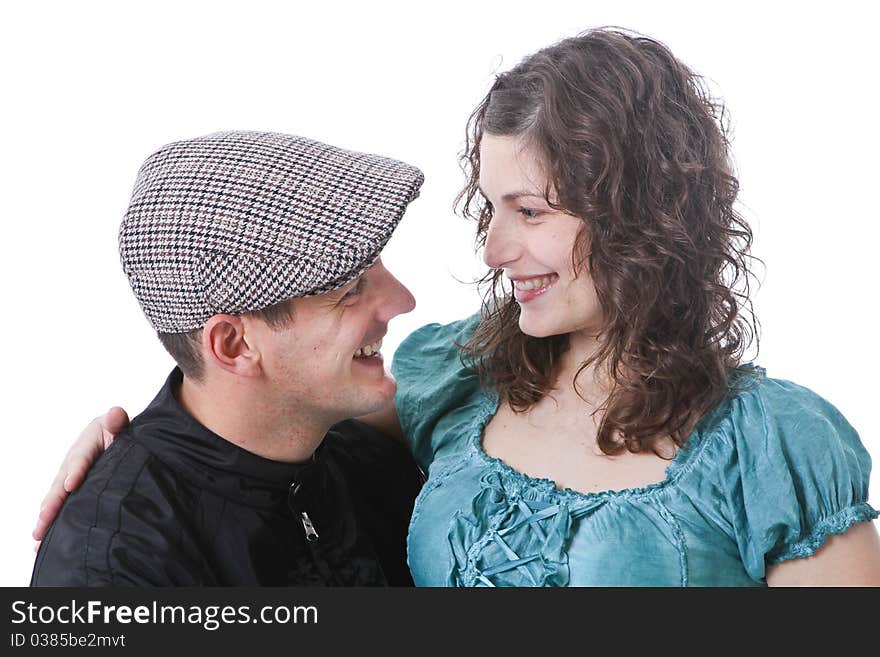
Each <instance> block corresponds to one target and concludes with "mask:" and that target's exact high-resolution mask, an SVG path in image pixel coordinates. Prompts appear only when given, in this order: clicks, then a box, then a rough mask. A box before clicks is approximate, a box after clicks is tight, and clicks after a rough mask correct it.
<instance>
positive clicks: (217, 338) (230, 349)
mask: <svg viewBox="0 0 880 657" xmlns="http://www.w3.org/2000/svg"><path fill="white" fill-rule="evenodd" d="M202 350H203V353H204V355H205V359H206V360H210V361H211V362H212V363H214V364H215V365H216V366H217V367H219V368H221V369H223V370H226V371H227V372H230V373H232V374H237V375H239V376H256V375H257V374H259V373H260V372H261V371H262V370H261V366H260V352H259V351H257V350H256V349H254V348H253V347H252V346H251V345H250V344H248V340H247V337H246V335H245V323H244V321H242V319H241V317H238V316H236V315H214V316H213V317H211V318H210V319H209V320H208V321H207V322H206V323H205V328H204V329H203V330H202Z"/></svg>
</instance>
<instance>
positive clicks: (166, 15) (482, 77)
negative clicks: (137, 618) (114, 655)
mask: <svg viewBox="0 0 880 657" xmlns="http://www.w3.org/2000/svg"><path fill="white" fill-rule="evenodd" d="M17 4H18V5H19V6H18V7H13V6H12V3H4V4H3V8H2V10H0V67H2V90H0V94H2V102H0V126H2V129H3V135H2V147H0V148H2V159H0V167H2V168H0V184H2V194H0V218H2V226H3V231H2V241H0V244H2V258H0V274H2V276H0V281H2V308H3V321H2V323H0V331H2V343H0V344H2V346H3V350H2V356H3V365H4V373H5V376H4V378H3V380H2V383H0V386H2V395H0V400H2V404H3V421H4V424H5V432H4V434H5V436H4V438H5V445H4V456H3V458H2V460H0V486H2V489H0V504H2V518H3V543H2V548H0V550H2V556H3V558H2V559H0V585H26V584H27V582H28V581H29V577H30V571H31V567H32V561H33V552H32V540H31V539H30V536H29V535H30V531H31V529H32V527H33V524H34V521H35V518H36V514H37V510H38V505H39V502H40V500H41V498H42V496H43V494H44V492H45V490H46V488H47V487H48V484H49V482H50V480H51V479H52V477H53V476H54V473H55V471H56V468H57V466H58V464H59V462H60V460H61V458H62V457H63V454H64V452H65V451H66V449H67V447H68V445H69V444H70V443H71V442H72V441H73V440H74V438H75V437H76V435H77V434H78V432H79V431H80V429H81V428H82V427H83V426H84V425H85V424H86V423H87V422H88V421H89V420H90V419H91V418H92V417H93V416H95V415H98V414H101V413H103V412H104V411H105V410H106V408H107V407H109V406H111V405H113V404H119V405H122V406H124V407H125V408H126V409H128V410H129V411H130V412H132V414H134V413H137V412H139V411H140V410H141V409H142V408H143V407H144V406H145V405H146V404H147V403H148V402H149V401H150V399H152V397H153V395H154V394H155V392H156V391H157V390H158V388H159V386H160V385H161V384H162V382H163V381H164V378H165V376H166V374H167V371H168V370H169V369H170V367H171V364H172V363H171V360H170V358H169V357H168V356H167V355H166V354H165V352H164V351H163V350H162V347H161V345H160V344H159V342H158V341H157V340H156V339H155V337H154V335H153V333H152V331H151V330H150V328H149V326H148V324H147V322H146V320H145V319H144V318H143V316H142V315H141V313H140V310H139V308H138V306H137V304H136V302H135V301H134V298H133V296H132V295H131V293H130V290H129V288H128V285H127V282H126V280H125V278H124V276H123V274H122V272H121V269H120V266H119V260H118V256H117V251H116V231H117V227H118V223H119V221H120V219H121V217H122V214H123V212H124V210H125V207H126V204H127V200H128V195H129V192H130V191H131V185H132V182H133V180H134V176H135V173H136V171H137V168H138V166H139V165H140V163H141V161H142V160H143V159H144V158H145V157H146V156H147V155H148V154H149V153H150V152H152V151H153V150H154V149H155V148H157V147H158V146H160V145H162V144H165V143H167V142H169V141H172V140H176V139H180V138H185V137H191V136H196V135H201V134H205V133H208V132H213V131H216V130H222V129H256V130H275V131H281V132H291V133H296V134H302V135H307V136H310V137H313V138H316V139H319V140H323V141H328V142H330V143H334V144H337V145H340V146H344V147H347V148H351V149H354V150H362V151H371V152H378V153H382V154H385V155H389V156H393V157H397V158H400V159H403V160H406V161H409V162H412V163H414V164H416V165H418V166H420V167H421V168H422V169H423V170H424V172H425V174H426V177H427V182H426V183H425V186H424V187H423V189H422V195H421V197H420V198H419V199H418V200H417V201H416V202H415V203H414V204H413V205H412V206H411V208H410V210H409V212H408V213H407V216H406V219H405V220H404V222H403V223H402V225H401V226H400V228H399V229H398V231H397V232H396V234H395V237H394V238H393V239H392V241H391V243H390V244H389V246H388V248H387V249H386V251H385V254H384V256H383V257H384V260H385V262H386V264H387V265H388V267H389V268H390V269H391V270H392V271H393V272H395V273H396V274H397V275H398V276H399V277H400V278H401V279H403V281H404V282H405V283H407V284H408V285H409V287H410V288H411V289H412V291H413V292H414V294H415V296H416V298H417V300H418V307H417V309H416V310H415V311H414V312H413V313H411V314H409V315H407V316H404V317H402V318H400V319H398V320H397V321H396V323H392V326H391V328H390V333H389V336H388V338H387V339H386V341H385V345H386V347H385V348H383V352H385V353H386V355H387V356H386V358H387V359H388V360H390V354H392V353H393V350H394V348H395V347H396V345H397V344H398V342H399V341H400V340H401V339H402V338H403V337H404V336H405V335H406V334H407V333H408V332H409V331H410V330H412V329H414V328H416V327H417V326H420V325H422V324H424V323H426V322H430V321H439V322H446V321H451V320H453V319H457V318H460V317H463V316H465V315H467V314H470V313H471V312H473V311H474V310H475V309H476V307H477V296H476V293H475V291H474V290H473V288H472V287H471V286H469V285H466V284H461V283H459V282H456V280H455V279H456V278H458V279H461V280H465V281H467V280H469V279H471V278H472V277H473V275H474V274H476V273H478V272H479V271H480V267H479V260H478V259H477V258H476V257H475V256H474V254H473V250H472V243H473V226H472V225H470V224H469V223H468V222H466V221H464V220H462V219H460V218H457V217H456V216H455V215H454V214H453V213H452V211H451V207H452V201H453V198H454V197H455V194H456V193H457V191H458V189H459V187H460V185H461V183H462V176H461V173H460V171H459V168H458V160H457V155H458V153H459V151H460V150H461V147H462V144H463V137H464V126H465V121H466V119H467V117H468V115H469V113H470V111H471V110H472V108H473V107H474V106H475V105H476V104H477V102H478V101H479V100H480V99H481V98H482V97H483V95H484V94H485V92H486V91H487V89H488V86H489V84H490V83H491V80H492V76H493V74H494V73H495V72H497V71H500V70H505V69H507V68H509V67H511V66H512V65H513V64H515V63H516V62H517V61H518V60H519V59H520V58H521V57H523V56H524V55H526V54H528V53H530V52H533V51H534V50H536V49H538V48H541V47H543V46H546V45H549V44H550V43H552V42H554V41H556V40H558V39H560V38H563V37H566V36H571V35H574V34H576V33H577V32H579V31H581V30H583V29H585V28H588V27H595V26H600V25H607V24H615V25H621V26H625V27H629V28H633V29H636V30H638V31H640V32H643V33H645V34H647V35H650V36H653V37H655V38H658V39H660V40H662V41H664V42H665V43H666V44H667V45H668V46H669V47H670V48H671V49H672V51H673V52H674V53H675V54H676V55H677V56H678V57H680V58H681V59H682V60H684V61H685V62H686V63H688V64H689V65H690V66H691V67H692V68H694V69H695V70H696V71H698V72H700V73H702V74H704V75H706V76H707V77H709V78H710V79H711V80H712V81H713V83H714V85H715V89H716V91H717V92H718V93H719V94H721V95H722V96H723V97H724V98H725V100H726V101H727V105H728V108H729V109H730V111H731V115H732V118H733V125H734V127H735V137H734V154H735V158H736V162H737V166H738V171H739V177H740V181H741V183H742V193H741V200H742V204H743V205H742V211H743V213H744V214H745V216H746V217H747V218H748V219H749V220H750V221H751V222H752V224H753V227H754V229H755V232H756V242H755V247H754V253H755V255H757V256H759V257H761V258H762V259H764V260H765V262H766V263H767V267H766V272H765V273H764V274H763V280H764V283H763V286H762V288H761V290H760V291H759V293H758V294H757V295H756V297H755V301H756V306H757V311H758V314H759V317H760V319H761V321H762V325H763V331H762V335H763V340H762V343H761V352H760V356H759V358H758V362H760V363H761V364H762V365H763V366H765V367H766V368H767V370H768V374H769V375H770V376H775V377H779V378H787V379H791V380H794V381H797V382H798V383H801V384H803V385H806V386H808V387H810V388H813V389H814V390H816V391H817V392H818V393H820V394H821V395H823V396H825V397H826V398H827V399H829V400H831V401H832V402H833V403H834V404H835V405H836V406H837V407H838V408H839V409H840V410H841V411H842V412H843V413H844V415H846V416H847V417H848V418H849V420H850V421H851V422H852V424H853V425H855V426H856V427H857V428H858V430H859V432H860V434H861V436H862V439H863V441H864V443H865V445H866V446H867V447H868V450H869V451H870V452H871V453H872V455H873V457H874V460H875V461H878V459H880V421H878V419H877V406H878V403H877V401H876V399H875V394H876V388H877V386H876V383H875V372H876V371H877V370H878V365H880V358H878V355H877V349H876V344H875V336H876V320H877V311H876V303H877V293H876V289H875V288H876V286H877V282H878V277H877V275H876V266H877V255H876V253H877V249H876V244H875V242H874V238H875V237H876V235H877V231H876V224H877V220H878V211H877V203H876V199H875V197H874V195H875V193H876V190H877V187H878V182H877V180H876V177H877V166H876V157H877V152H878V146H880V144H878V128H877V109H876V108H877V101H878V97H877V91H876V81H877V76H876V70H875V66H876V64H877V61H876V48H875V46H874V45H873V44H874V43H875V36H876V35H875V32H874V29H873V28H872V25H873V22H872V21H871V20H870V19H869V16H868V15H867V13H866V12H867V9H863V8H862V7H866V6H869V5H870V4H871V3H856V2H853V3H847V2H835V3H833V5H830V6H833V9H828V8H827V7H828V6H829V5H823V6H822V8H821V9H820V8H818V7H815V6H811V5H810V4H807V3H803V2H799V3H790V4H788V3H776V2H774V3H770V2H763V3H756V4H755V5H751V4H743V3H739V4H735V5H726V6H725V7H724V8H723V9H722V8H721V6H720V5H719V6H718V8H717V9H716V8H715V7H716V3H706V2H693V3H690V2H678V3H674V2H673V3H670V2H663V3H658V2H624V1H620V0H615V1H614V2H608V1H607V0H603V1H602V2H587V1H579V2H571V3H565V2H553V1H550V0H542V1H541V2H515V1H512V0H506V1H504V2H473V1H472V2H463V3H454V2H445V3H443V7H442V8H437V7H436V3H418V2H410V3H400V4H391V3H381V2H378V3H377V2H375V1H373V2H360V3H352V4H351V5H341V4H339V3H335V2H327V3H293V2H285V3H281V2H279V3H268V2H254V1H250V2H247V3H244V2H240V3H230V2H210V3H208V2H204V3H200V2H181V1H179V0H178V1H176V2H157V1H155V0H154V1H153V2H150V3H134V2H84V1H78V2H38V1H32V2H28V3H17ZM299 5H302V6H299ZM316 7H317V8H316ZM743 7H745V8H743ZM753 7H754V8H753ZM878 480H880V476H878V475H877V473H876V472H875V474H874V477H873V481H872V489H871V496H870V501H871V502H872V503H873V504H874V506H875V507H876V506H877V505H878V504H880V483H878Z"/></svg>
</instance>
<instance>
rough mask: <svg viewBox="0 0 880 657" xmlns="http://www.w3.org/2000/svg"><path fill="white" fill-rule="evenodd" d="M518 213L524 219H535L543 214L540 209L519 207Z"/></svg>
mask: <svg viewBox="0 0 880 657" xmlns="http://www.w3.org/2000/svg"><path fill="white" fill-rule="evenodd" d="M519 213H520V214H521V215H522V216H524V217H525V218H526V219H536V218H538V217H540V216H541V215H542V214H543V212H541V211H540V210H533V209H531V208H520V209H519Z"/></svg>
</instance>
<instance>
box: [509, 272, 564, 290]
mask: <svg viewBox="0 0 880 657" xmlns="http://www.w3.org/2000/svg"><path fill="white" fill-rule="evenodd" d="M556 278H557V276H556V274H550V275H549V276H538V277H537V278H529V279H527V280H524V281H513V287H515V288H516V289H517V290H537V289H538V288H542V287H545V286H547V285H550V283H552V282H553V281H554V280H555V279H556Z"/></svg>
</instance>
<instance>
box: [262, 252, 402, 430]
mask: <svg viewBox="0 0 880 657" xmlns="http://www.w3.org/2000/svg"><path fill="white" fill-rule="evenodd" d="M414 307H415V299H414V298H413V296H412V294H410V292H409V290H407V289H406V288H405V287H404V286H403V285H402V284H401V283H400V282H399V281H398V280H397V279H396V278H394V276H392V275H391V273H390V272H389V271H388V270H387V269H385V267H384V265H383V264H382V261H381V260H377V261H376V264H375V265H373V266H372V267H371V268H370V269H368V270H367V271H366V272H365V273H364V274H363V275H362V276H361V277H360V278H358V279H355V280H354V281H351V282H349V283H348V284H346V285H344V286H343V287H341V288H340V289H338V290H334V291H333V292H326V293H324V294H319V295H315V296H313V297H306V298H304V299H296V300H295V301H294V302H293V321H292V322H290V323H289V324H288V326H287V327H286V328H283V329H271V328H269V327H268V326H267V325H266V324H265V323H263V322H261V321H258V320H255V321H257V323H256V324H255V325H254V323H253V322H250V323H251V324H252V325H251V326H250V327H249V328H248V332H249V333H250V335H251V336H252V337H253V338H254V339H255V340H256V343H257V345H258V348H259V351H260V354H261V360H262V366H263V371H264V372H265V375H266V377H267V381H266V383H267V384H268V385H267V394H268V396H269V398H270V399H267V401H270V402H271V403H270V404H268V406H267V409H268V410H271V409H273V408H274V409H277V411H276V412H278V413H279V415H283V414H284V409H285V407H287V409H288V412H289V411H290V410H293V409H290V405H291V404H295V405H296V409H295V411H294V412H296V413H297V414H301V413H303V412H309V413H315V414H317V417H320V418H321V419H322V420H324V421H326V422H328V423H330V424H332V423H335V422H338V421H341V420H343V419H347V418H351V417H357V416H359V415H366V414H367V413H372V412H374V411H377V410H380V409H381V408H383V407H384V406H386V405H387V404H389V403H391V401H392V400H393V398H394V392H395V390H396V388H397V384H396V383H395V382H394V379H393V378H392V377H391V375H390V374H388V373H386V372H385V368H384V363H383V359H382V355H381V354H380V353H379V351H378V347H380V346H381V341H382V337H383V336H384V335H385V333H386V332H387V330H388V321H389V320H390V319H391V318H392V317H395V316H397V315H400V314H401V313H406V312H409V311H411V310H412V309H413V308H414Z"/></svg>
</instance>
